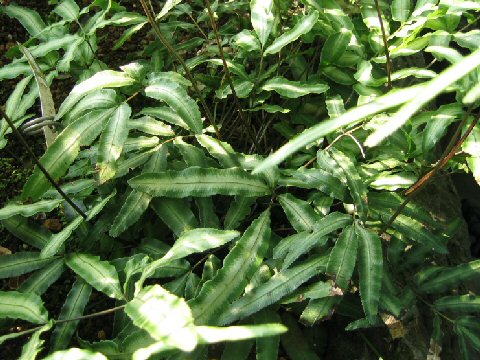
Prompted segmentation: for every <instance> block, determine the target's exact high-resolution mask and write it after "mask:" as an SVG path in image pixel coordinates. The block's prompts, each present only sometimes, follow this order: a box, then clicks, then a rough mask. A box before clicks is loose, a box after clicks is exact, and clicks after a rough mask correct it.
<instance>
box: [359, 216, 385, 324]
mask: <svg viewBox="0 0 480 360" xmlns="http://www.w3.org/2000/svg"><path fill="white" fill-rule="evenodd" d="M355 232H356V233H357V236H358V240H359V249H358V250H359V254H358V272H359V279H360V297H361V300H362V305H363V310H364V311H365V315H366V316H367V318H368V319H372V320H373V318H375V316H376V315H377V313H378V303H379V300H380V290H381V288H382V274H383V252H382V243H381V240H380V237H378V235H377V234H375V233H373V232H372V231H370V230H367V229H364V228H363V227H362V226H361V225H359V224H358V223H355Z"/></svg>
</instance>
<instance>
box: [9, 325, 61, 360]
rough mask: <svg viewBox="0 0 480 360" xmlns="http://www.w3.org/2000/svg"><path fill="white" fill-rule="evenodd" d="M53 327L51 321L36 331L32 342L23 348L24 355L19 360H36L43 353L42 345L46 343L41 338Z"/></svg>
mask: <svg viewBox="0 0 480 360" xmlns="http://www.w3.org/2000/svg"><path fill="white" fill-rule="evenodd" d="M52 326H53V320H50V321H49V322H48V323H47V324H46V325H44V326H42V327H41V328H40V329H38V330H37V331H35V332H34V333H33V335H32V337H31V338H30V340H28V342H27V343H26V344H25V345H24V346H23V348H22V354H21V355H20V357H19V358H18V360H31V359H36V358H37V355H38V353H39V352H40V351H42V345H43V343H44V342H45V340H42V339H40V336H41V335H42V333H44V332H45V331H48V330H50V329H51V328H52Z"/></svg>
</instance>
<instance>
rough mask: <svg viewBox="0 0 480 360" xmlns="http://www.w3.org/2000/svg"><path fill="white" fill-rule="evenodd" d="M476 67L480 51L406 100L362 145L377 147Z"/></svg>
mask: <svg viewBox="0 0 480 360" xmlns="http://www.w3.org/2000/svg"><path fill="white" fill-rule="evenodd" d="M478 66H480V50H477V51H475V52H473V53H472V54H470V55H468V56H465V57H464V58H462V60H461V61H459V62H456V63H455V64H453V65H452V66H450V67H449V68H447V69H446V70H445V71H443V72H442V73H441V74H439V75H438V76H437V77H436V78H435V79H433V80H431V81H429V82H428V83H426V85H425V86H424V87H423V89H422V90H421V92H420V91H419V92H418V94H417V96H414V97H413V98H412V99H408V100H406V101H405V102H406V104H405V105H403V106H402V107H401V108H400V110H398V112H397V113H396V114H395V115H394V116H393V117H391V118H390V120H389V121H388V122H387V123H385V124H384V125H382V126H381V127H379V128H377V129H376V130H375V131H374V132H373V133H372V134H370V135H369V136H368V137H367V139H366V140H365V144H364V145H365V146H367V147H373V146H376V145H378V144H379V143H380V142H382V141H383V140H384V139H385V138H386V137H387V136H389V135H391V134H393V133H394V132H395V131H396V130H397V129H399V128H400V127H401V126H403V125H404V124H405V123H406V122H407V121H408V119H410V118H411V117H412V116H413V115H414V114H415V113H416V112H417V111H418V110H420V109H421V108H422V107H423V106H425V105H426V104H427V103H428V102H430V101H431V100H432V99H433V98H435V97H436V96H437V95H438V94H440V93H441V92H442V91H444V90H445V89H446V88H447V87H449V86H450V85H452V84H453V83H454V82H456V81H458V80H459V79H461V78H462V77H464V76H465V75H467V74H468V73H470V72H471V71H473V70H474V69H475V68H477V67H478ZM420 94H421V96H420Z"/></svg>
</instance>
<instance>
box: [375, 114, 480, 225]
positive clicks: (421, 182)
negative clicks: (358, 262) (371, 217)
mask: <svg viewBox="0 0 480 360" xmlns="http://www.w3.org/2000/svg"><path fill="white" fill-rule="evenodd" d="M469 115H470V109H469V111H467V115H466V116H465V119H464V120H463V121H462V123H461V124H460V125H461V127H463V125H462V124H464V122H466V119H468V117H469ZM479 118H480V113H478V114H477V115H476V116H475V118H474V119H473V121H472V123H471V124H470V126H469V127H468V129H467V131H466V132H465V134H463V136H462V137H461V138H460V139H459V140H458V141H457V143H456V144H455V145H454V146H453V147H452V149H451V150H450V151H449V152H448V153H447V154H446V155H444V156H442V158H441V159H440V160H439V161H438V163H437V165H435V167H434V168H433V169H432V170H430V171H429V172H428V173H426V174H425V175H424V176H422V177H421V178H420V180H418V181H417V182H416V183H415V184H414V185H412V186H411V187H410V188H409V189H408V190H407V191H405V195H406V196H407V198H406V199H405V200H404V201H403V203H402V204H401V205H400V206H399V207H398V209H397V210H396V211H395V213H394V214H393V215H392V216H391V217H390V219H389V220H388V222H387V223H386V224H385V226H384V227H383V228H382V230H381V232H382V233H384V232H385V231H387V229H388V228H389V227H390V226H391V225H392V224H393V222H394V221H395V219H396V218H397V216H398V215H400V213H401V212H402V210H403V209H404V208H405V206H407V204H408V203H409V202H410V201H411V200H412V199H413V197H414V195H415V194H417V193H418V192H419V191H420V190H421V189H422V188H423V187H424V186H425V185H426V184H428V183H429V182H430V181H432V179H433V178H434V177H435V175H437V173H438V172H439V171H440V170H441V169H442V168H443V167H444V166H445V165H446V164H447V163H448V162H449V161H450V160H451V159H452V158H453V157H454V156H455V154H456V153H457V151H458V149H459V148H460V146H462V144H463V143H464V142H465V140H466V139H467V137H468V135H470V133H471V132H472V130H473V129H474V127H475V125H476V124H477V123H478V120H479ZM461 127H460V129H461Z"/></svg>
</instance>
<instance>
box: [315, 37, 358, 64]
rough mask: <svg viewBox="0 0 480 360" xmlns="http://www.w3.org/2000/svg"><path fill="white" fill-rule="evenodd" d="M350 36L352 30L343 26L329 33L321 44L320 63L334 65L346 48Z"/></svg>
mask: <svg viewBox="0 0 480 360" xmlns="http://www.w3.org/2000/svg"><path fill="white" fill-rule="evenodd" d="M351 38H352V32H351V31H350V30H347V29H344V28H342V29H341V30H340V31H339V32H337V33H335V34H332V35H330V36H329V37H328V38H327V41H325V44H323V47H322V53H321V55H320V63H321V64H322V65H335V64H336V62H337V60H338V59H340V58H341V57H342V55H343V54H344V53H345V51H346V50H347V46H348V44H349V43H350V40H351Z"/></svg>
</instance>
